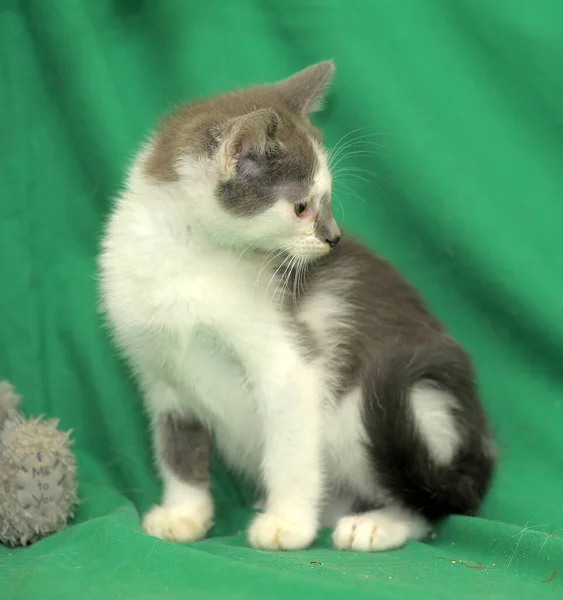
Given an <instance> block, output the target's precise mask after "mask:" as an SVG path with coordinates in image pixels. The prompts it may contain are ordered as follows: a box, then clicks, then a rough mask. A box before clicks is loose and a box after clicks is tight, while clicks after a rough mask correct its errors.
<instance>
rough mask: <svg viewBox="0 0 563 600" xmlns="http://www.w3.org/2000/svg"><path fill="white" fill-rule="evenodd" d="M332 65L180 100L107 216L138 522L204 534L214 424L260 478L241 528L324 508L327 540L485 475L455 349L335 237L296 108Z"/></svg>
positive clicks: (296, 540)
mask: <svg viewBox="0 0 563 600" xmlns="http://www.w3.org/2000/svg"><path fill="white" fill-rule="evenodd" d="M333 70H334V67H333V64H332V63H330V62H325V63H320V64H317V65H314V66H312V67H309V68H307V69H305V70H303V71H301V72H299V73H297V74H295V75H293V76H292V77H290V78H288V79H285V80H283V81H281V82H278V83H276V84H272V85H262V86H256V87H252V88H250V89H246V90H240V91H235V92H232V93H228V94H225V95H219V96H217V97H214V98H211V99H209V100H204V101H199V102H194V103H192V104H189V105H187V106H184V107H182V108H179V109H178V110H176V111H175V112H174V113H173V114H171V115H170V116H168V117H167V118H166V119H165V120H164V121H163V123H162V124H161V126H160V128H159V130H158V131H157V132H156V133H155V135H154V137H153V138H152V139H151V140H150V142H148V144H147V145H146V146H145V147H144V148H143V149H142V150H141V152H140V153H139V155H138V156H137V158H136V160H135V161H134V164H133V166H132V168H131V171H130V173H129V177H128V180H127V182H126V187H125V190H124V191H123V193H122V194H121V195H120V196H119V197H118V198H117V201H116V203H115V207H114V208H113V211H112V213H111V216H110V218H109V222H108V224H107V229H106V231H105V236H104V240H103V248H102V251H101V254H100V261H99V265H100V285H101V296H102V304H103V309H104V311H105V314H106V316H107V320H108V323H109V327H110V328H111V331H112V333H113V335H114V337H115V341H116V343H117V346H118V347H119V348H120V349H121V351H122V352H123V353H124V354H125V356H126V358H127V359H128V361H129V362H130V364H131V366H132V368H133V370H134V373H135V375H136V377H137V379H138V382H139V384H140V388H141V389H142V393H143V396H144V400H145V405H146V408H147V410H148V413H149V415H150V419H151V422H152V429H153V435H154V449H155V454H156V462H157V465H158V469H159V472H160V475H161V477H162V480H163V484H164V493H163V498H162V503H161V505H160V506H156V507H154V508H152V509H151V510H150V511H149V512H148V514H146V515H145V517H144V519H143V528H144V530H145V531H146V532H147V533H148V534H150V535H153V536H156V537H159V538H162V539H165V540H171V541H177V542H190V541H194V540H198V539H201V538H203V537H204V536H205V535H206V534H207V532H208V530H209V528H210V526H211V524H212V519H213V502H212V498H211V495H210V487H209V471H208V463H209V443H210V437H211V436H212V437H213V440H214V442H215V443H216V445H217V447H218V449H219V451H220V453H221V454H222V456H223V457H224V459H225V461H226V462H227V464H228V465H230V467H231V468H232V469H234V470H235V471H238V472H239V473H241V474H242V475H244V476H246V477H248V478H250V479H251V480H252V481H253V482H255V483H256V484H257V486H259V487H260V488H261V489H262V490H263V493H264V495H265V500H264V510H263V512H261V513H260V514H258V516H257V517H256V518H255V519H254V521H253V522H252V524H251V525H250V529H249V533H248V535H249V541H250V544H251V545H252V546H254V547H256V548H263V549H285V550H296V549H300V548H305V547H307V546H308V545H309V544H311V543H312V542H313V540H314V539H315V536H316V533H317V530H318V528H319V526H320V525H321V524H322V525H327V526H331V527H334V533H333V540H334V545H335V546H336V547H337V548H339V549H346V550H359V551H377V550H389V549H393V548H398V547H400V546H402V545H403V544H404V543H405V542H406V541H407V540H409V539H413V540H420V539H423V538H424V537H425V536H426V535H427V534H428V532H429V530H430V527H431V525H432V523H433V522H435V521H437V520H439V519H442V518H444V517H446V516H447V515H449V514H452V513H459V514H464V515H473V514H474V513H475V512H476V511H477V510H478V508H479V507H480V505H481V503H482V501H483V498H484V496H485V494H486V492H487V490H488V487H489V483H490V479H491V476H492V473H493V467H494V462H495V460H494V452H493V442H492V438H491V436H490V434H489V431H488V425H487V421H486V417H485V415H484V412H483V409H482V407H481V405H480V402H479V400H478V397H477V392H476V389H475V381H474V375H473V372H472V368H471V364H470V361H469V359H468V357H467V355H466V354H465V352H464V351H463V350H462V349H461V348H460V346H459V345H457V344H456V342H454V341H453V340H452V339H451V338H450V336H449V335H448V334H447V332H446V331H445V330H444V328H443V327H442V325H441V324H440V323H439V322H438V321H437V320H436V319H435V318H434V317H433V316H431V315H430V314H429V313H428V312H427V310H426V309H425V307H424V305H423V303H422V302H421V300H420V298H419V297H418V295H417V293H416V292H415V291H414V290H413V289H412V288H411V287H410V286H409V285H408V284H407V283H406V282H405V281H404V280H403V279H402V278H401V277H400V276H399V275H398V274H397V272H396V271H395V270H394V269H393V268H392V267H391V266H390V265H389V264H388V263H386V262H384V261H382V260H381V259H379V258H378V257H376V256H375V255H374V254H373V253H372V252H370V251H369V250H368V249H367V248H365V247H363V246H362V245H360V244H358V243H357V242H355V241H354V240H353V239H352V238H351V237H348V236H344V237H343V238H342V240H341V239H340V238H341V233H340V230H339V227H338V225H337V223H336V222H335V220H334V218H333V215H332V212H331V174H330V171H329V166H328V163H327V154H326V152H325V150H324V149H323V146H322V143H321V139H320V135H319V133H318V132H317V131H316V130H315V129H314V128H313V126H312V125H311V124H310V122H309V120H308V115H309V113H310V112H311V111H313V110H315V109H316V108H317V106H318V103H319V100H320V99H321V98H322V96H323V93H324V91H325V88H326V86H327V85H328V84H329V82H330V80H331V78H332V75H333Z"/></svg>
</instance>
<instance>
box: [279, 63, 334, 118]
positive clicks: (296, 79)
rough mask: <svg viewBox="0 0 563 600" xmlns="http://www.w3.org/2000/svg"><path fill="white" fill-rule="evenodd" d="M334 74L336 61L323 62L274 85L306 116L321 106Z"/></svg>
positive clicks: (293, 106) (297, 110)
mask: <svg viewBox="0 0 563 600" xmlns="http://www.w3.org/2000/svg"><path fill="white" fill-rule="evenodd" d="M333 75H334V63H333V62H332V61H326V62H321V63H317V64H316V65H312V66H310V67H307V68H306V69H303V70H302V71H299V72H298V73H295V75H292V76H291V77H288V78H287V79H283V80H282V81H279V82H278V83H276V84H274V87H275V88H276V89H277V90H278V92H279V93H280V94H281V95H282V96H283V98H284V99H285V101H286V102H287V103H288V104H289V105H290V107H291V108H292V109H293V110H294V111H295V112H297V113H298V114H300V115H301V116H306V115H307V114H308V113H310V112H314V111H316V110H319V109H320V108H321V105H322V100H323V96H324V94H325V91H326V88H327V86H328V85H329V83H330V81H331V79H332V77H333Z"/></svg>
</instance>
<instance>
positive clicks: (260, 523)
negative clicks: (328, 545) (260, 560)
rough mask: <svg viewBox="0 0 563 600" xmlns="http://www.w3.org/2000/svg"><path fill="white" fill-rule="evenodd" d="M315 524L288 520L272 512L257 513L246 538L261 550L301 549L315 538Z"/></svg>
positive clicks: (307, 521)
mask: <svg viewBox="0 0 563 600" xmlns="http://www.w3.org/2000/svg"><path fill="white" fill-rule="evenodd" d="M316 533H317V524H316V523H315V522H314V521H309V520H304V519H303V520H301V519H300V520H295V521H292V520H289V519H286V518H283V517H279V516H278V515H276V514H273V513H268V512H266V513H263V514H261V515H258V516H257V517H256V518H255V519H254V521H253V522H252V524H251V526H250V529H249V531H248V540H249V542H250V544H251V545H252V546H253V547H254V548H260V549H262V550H302V549H303V548H306V547H307V546H309V545H310V544H311V543H312V541H313V540H314V539H315V535H316Z"/></svg>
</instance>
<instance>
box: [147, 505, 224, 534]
mask: <svg viewBox="0 0 563 600" xmlns="http://www.w3.org/2000/svg"><path fill="white" fill-rule="evenodd" d="M212 521H213V505H212V504H211V502H209V503H208V504H207V503H205V504H201V505H198V506H197V507H194V506H193V505H192V504H189V505H186V506H184V505H178V506H172V507H164V506H154V507H153V508H151V510H149V512H148V513H147V514H146V515H145V517H144V519H143V530H144V532H145V533H147V534H148V535H151V536H153V537H157V538H160V539H161V540H165V541H167V542H196V541H198V540H201V539H203V538H204V537H205V536H206V535H207V532H208V531H209V529H210V527H211V525H212Z"/></svg>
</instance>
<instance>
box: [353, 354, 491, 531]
mask: <svg viewBox="0 0 563 600" xmlns="http://www.w3.org/2000/svg"><path fill="white" fill-rule="evenodd" d="M364 389H365V410H364V422H365V427H366V430H367V433H368V437H369V441H370V444H369V447H370V453H371V457H372V459H373V462H374V466H375V468H376V470H377V473H378V479H379V481H380V483H381V484H382V485H383V487H384V488H385V489H386V490H387V491H388V492H389V493H390V494H391V495H392V496H393V497H394V498H395V499H396V500H398V501H399V502H401V503H402V504H403V505H405V506H407V507H409V508H411V509H414V510H416V511H417V512H419V513H421V514H423V515H424V516H425V517H426V518H428V519H430V520H438V519H441V518H443V517H446V516H447V515H450V514H466V515H472V514H475V512H476V511H477V510H478V509H479V507H480V506H481V504H482V501H483V499H484V497H485V494H486V493H487V490H488V488H489V485H490V481H491V477H492V474H493V470H494V463H495V458H494V449H493V442H492V438H491V436H490V434H489V432H488V425H487V420H486V417H485V414H484V412H483V409H482V407H481V404H480V402H479V399H478V397H477V393H476V389H475V383H474V375H473V372H472V368H471V364H470V361H469V359H468V357H467V355H466V354H465V352H464V351H463V350H462V349H461V348H460V347H459V346H457V345H455V344H453V343H451V342H447V343H442V342H441V343H439V344H436V345H432V346H430V347H417V348H413V347H411V348H409V349H408V350H405V349H404V348H403V349H401V350H399V351H397V352H394V353H392V354H391V355H390V358H389V359H387V361H386V364H385V365H383V366H382V367H380V368H379V369H378V372H376V373H374V374H372V376H370V377H369V378H368V380H367V381H366V385H365V388H364Z"/></svg>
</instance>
